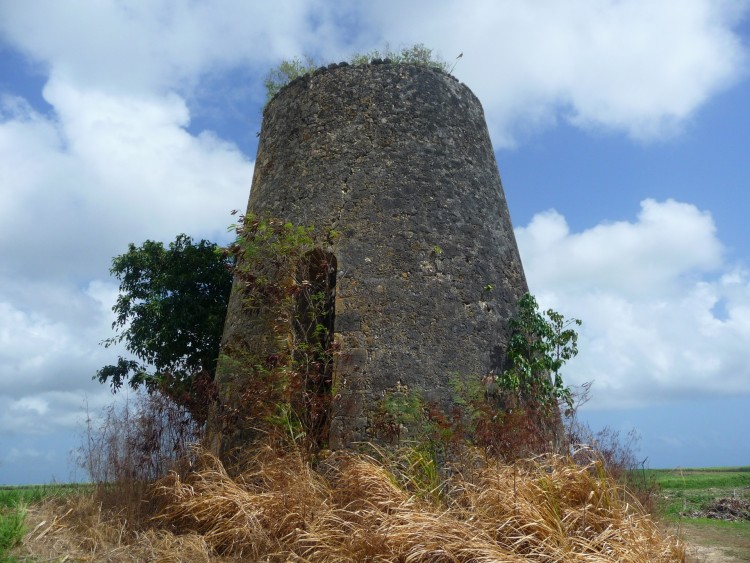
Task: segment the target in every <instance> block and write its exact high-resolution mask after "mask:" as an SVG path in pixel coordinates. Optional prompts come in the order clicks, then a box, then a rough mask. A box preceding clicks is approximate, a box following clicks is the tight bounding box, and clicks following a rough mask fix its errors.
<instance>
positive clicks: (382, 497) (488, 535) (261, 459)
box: [18, 446, 685, 563]
mask: <svg viewBox="0 0 750 563" xmlns="http://www.w3.org/2000/svg"><path fill="white" fill-rule="evenodd" d="M586 456H589V458H591V459H593V460H592V461H589V462H588V463H585V464H577V463H576V462H575V461H574V459H573V458H570V457H569V458H565V457H561V456H553V455H548V456H541V457H536V458H533V459H529V460H524V461H518V462H516V463H513V464H505V463H502V462H500V461H497V460H493V459H488V458H486V457H485V456H484V455H483V454H482V453H480V452H479V451H478V450H473V449H470V448H466V449H465V450H464V451H463V452H462V455H461V456H460V458H457V459H459V460H460V461H456V462H455V463H454V464H453V465H452V466H448V467H445V468H443V469H442V470H441V471H437V469H436V468H434V467H433V468H430V467H429V466H430V463H432V461H431V459H430V458H429V456H425V455H424V452H423V451H422V450H420V449H419V448H408V447H406V448H401V449H395V450H394V449H380V450H378V449H372V450H370V453H369V454H365V453H361V452H360V453H354V452H335V453H330V452H328V453H327V454H326V455H323V456H322V457H319V458H317V459H315V460H313V461H310V460H309V458H308V457H306V454H305V453H304V452H303V451H302V450H301V449H297V448H293V447H287V448H286V449H280V448H279V447H275V448H274V447H270V446H267V447H258V448H256V450H255V454H254V455H253V456H252V457H251V458H249V459H247V460H245V462H244V464H243V465H242V466H238V467H236V468H233V469H232V472H231V473H230V472H228V471H227V470H226V468H225V467H224V466H223V465H222V463H221V462H220V461H219V460H218V459H217V458H215V457H214V456H212V455H210V454H209V453H206V452H205V451H200V450H196V451H194V452H193V454H192V455H191V459H192V460H193V462H194V468H195V470H194V471H191V472H184V473H182V472H172V473H170V474H169V475H168V476H167V477H166V478H163V479H161V480H159V481H157V482H156V484H155V485H154V486H153V487H152V488H151V490H150V493H149V495H148V499H147V500H148V504H149V505H150V506H151V507H152V508H154V509H156V510H157V512H156V513H155V515H154V516H153V517H151V518H150V519H149V518H148V517H147V519H145V520H141V521H138V522H133V521H129V520H128V519H129V518H131V517H132V515H133V511H130V510H119V511H118V510H117V508H116V507H109V508H107V507H106V505H104V504H103V503H102V497H101V495H100V494H93V495H90V496H88V497H80V496H79V497H71V498H68V499H54V500H53V501H50V502H49V503H47V504H46V505H41V506H36V507H32V508H30V514H29V520H28V522H29V525H30V527H31V530H32V531H31V532H30V533H29V534H27V536H26V538H25V540H24V546H23V547H22V549H21V551H20V552H18V553H19V555H21V556H31V557H36V558H40V557H41V558H46V559H49V560H54V559H55V558H58V557H67V558H69V559H72V560H87V561H103V560H107V561H205V562H216V561H309V562H317V561H321V562H322V561H331V562H333V561H336V562H339V561H340V562H348V561H351V562H359V561H403V562H417V561H438V562H441V561H446V562H449V561H450V562H454V561H457V562H464V561H465V562H490V561H493V562H516V561H519V562H520V561H539V562H562V561H566V562H567V561H572V562H605V561H608V562H632V563H641V562H672V561H684V560H685V550H684V546H683V545H681V543H680V542H679V541H678V540H677V539H675V538H674V537H671V536H669V535H667V534H666V533H665V532H664V531H663V530H662V529H661V528H660V527H659V525H658V524H657V523H656V522H655V521H654V520H653V519H652V518H651V517H650V516H649V515H648V514H647V513H646V511H645V510H643V508H642V507H641V506H640V504H639V503H638V501H637V500H635V499H634V498H632V497H631V496H630V494H629V493H628V491H627V490H626V489H625V488H623V487H622V486H621V485H620V484H618V482H617V481H616V480H615V479H613V478H612V477H611V476H610V474H609V473H608V472H607V470H606V469H605V466H604V464H603V463H602V462H601V461H597V460H596V459H595V457H594V456H591V454H586V455H585V456H584V455H578V456H575V458H576V459H578V460H580V459H582V458H586ZM436 481H438V482H437V485H436Z"/></svg>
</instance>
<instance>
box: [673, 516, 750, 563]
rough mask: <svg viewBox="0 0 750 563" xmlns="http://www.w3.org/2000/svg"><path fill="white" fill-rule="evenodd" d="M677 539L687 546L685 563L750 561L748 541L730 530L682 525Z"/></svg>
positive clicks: (675, 530)
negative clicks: (680, 539)
mask: <svg viewBox="0 0 750 563" xmlns="http://www.w3.org/2000/svg"><path fill="white" fill-rule="evenodd" d="M672 533H675V534H677V533H679V537H680V538H682V539H683V541H685V542H686V543H687V545H688V549H687V563H742V562H748V561H750V540H748V538H747V537H743V536H741V535H739V534H733V533H732V531H731V530H721V531H719V530H716V529H713V528H705V527H702V526H696V525H695V524H690V523H683V524H682V525H681V526H680V530H679V531H678V530H677V529H676V528H675V529H672Z"/></svg>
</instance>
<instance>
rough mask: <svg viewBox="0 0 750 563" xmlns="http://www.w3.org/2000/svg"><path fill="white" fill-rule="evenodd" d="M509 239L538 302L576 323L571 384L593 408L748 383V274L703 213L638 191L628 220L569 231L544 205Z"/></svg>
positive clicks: (735, 389) (719, 391) (740, 388)
mask: <svg viewBox="0 0 750 563" xmlns="http://www.w3.org/2000/svg"><path fill="white" fill-rule="evenodd" d="M516 237H517V240H518V245H519V248H520V252H521V256H522V259H523V262H524V267H525V270H526V274H527V278H528V281H529V285H530V288H531V290H532V291H533V292H535V293H536V294H537V296H538V298H539V300H540V304H541V305H542V307H545V308H546V307H552V308H554V309H556V310H559V311H561V312H563V313H564V314H566V316H572V317H577V318H580V319H582V320H583V321H584V324H583V326H582V327H581V330H580V336H581V339H580V355H579V357H578V358H576V359H575V360H574V361H573V362H572V363H571V364H570V365H569V366H568V368H567V375H568V378H569V380H570V381H571V382H573V383H575V384H581V383H583V382H585V381H592V380H593V381H594V382H595V383H594V396H595V397H594V400H593V401H592V403H591V406H592V407H595V408H625V407H633V406H645V405H651V404H659V403H667V402H670V401H673V400H676V399H680V398H685V397H700V396H705V395H715V396H723V395H735V394H747V393H750V369H748V367H747V365H746V362H744V360H743V353H742V350H743V347H745V346H746V343H747V341H748V338H749V337H750V315H748V313H750V273H748V272H747V271H746V270H744V269H742V268H739V267H736V266H732V265H730V264H727V263H726V262H725V260H724V259H723V247H722V244H721V241H720V240H719V239H718V236H717V233H716V227H715V225H714V222H713V219H712V217H711V215H710V214H709V213H707V212H705V211H701V210H699V209H697V208H696V207H695V206H693V205H690V204H686V203H680V202H676V201H673V200H667V201H663V202H657V201H653V200H645V201H643V202H642V203H641V211H640V213H639V214H638V216H637V217H636V219H635V220H633V221H621V222H617V223H603V224H600V225H597V226H595V227H592V228H590V229H587V230H585V231H583V232H580V233H572V232H570V229H569V228H568V226H567V223H566V221H565V218H564V217H562V216H561V215H560V214H558V213H557V212H555V211H548V212H545V213H540V214H537V215H536V216H535V217H534V218H533V219H532V220H531V222H530V223H529V225H527V226H525V227H520V228H517V229H516Z"/></svg>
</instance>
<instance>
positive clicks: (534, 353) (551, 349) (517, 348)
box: [500, 293, 581, 411]
mask: <svg viewBox="0 0 750 563" xmlns="http://www.w3.org/2000/svg"><path fill="white" fill-rule="evenodd" d="M580 324H581V321H580V320H578V319H569V320H566V319H565V317H564V316H563V315H562V314H560V313H558V312H556V311H554V310H552V309H548V310H547V311H545V312H543V313H542V312H540V311H539V305H538V304H537V301H536V299H534V297H533V296H532V295H530V294H528V293H527V294H526V295H524V296H523V297H522V298H521V299H520V300H519V302H518V312H517V314H516V315H515V316H514V317H513V318H512V319H511V321H510V328H511V331H512V332H511V338H510V342H509V345H508V351H507V355H508V359H509V361H510V363H511V367H510V369H507V370H505V371H503V373H502V375H501V376H500V386H501V387H502V388H503V389H504V390H505V391H506V392H508V393H510V394H511V395H512V396H515V397H516V398H517V399H519V400H520V402H521V403H523V404H525V405H532V406H534V407H537V406H538V407H541V408H542V409H543V410H547V411H549V410H550V409H552V408H553V407H554V406H556V405H557V404H558V402H563V403H565V405H567V408H571V407H572V406H573V397H572V394H571V391H570V389H569V388H568V387H566V386H565V385H564V384H563V381H562V376H561V374H560V369H561V368H562V366H563V365H564V364H565V362H567V361H568V360H570V359H571V358H574V357H575V356H576V355H577V354H578V333H577V332H576V331H575V330H574V329H573V328H572V327H573V326H580Z"/></svg>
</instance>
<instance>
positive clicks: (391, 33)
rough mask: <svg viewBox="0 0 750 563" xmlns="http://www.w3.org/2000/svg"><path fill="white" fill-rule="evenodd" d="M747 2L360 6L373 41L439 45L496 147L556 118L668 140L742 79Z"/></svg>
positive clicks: (490, 1) (577, 0)
mask: <svg viewBox="0 0 750 563" xmlns="http://www.w3.org/2000/svg"><path fill="white" fill-rule="evenodd" d="M747 7H748V4H747V2H730V1H720V2H715V1H713V0H684V1H681V2H680V3H679V5H677V4H675V3H672V2H653V1H651V0H627V1H619V0H605V1H602V0H572V1H569V2H558V1H556V0H544V1H541V2H525V1H523V0H521V1H517V0H504V1H495V0H486V1H483V2H472V3H466V2H442V3H441V4H440V9H435V7H434V3H433V2H427V1H421V2H410V3H408V4H405V3H404V2H397V1H395V0H393V1H389V2H386V3H385V4H384V3H380V2H379V3H371V4H369V12H368V19H371V20H372V21H374V22H376V25H377V26H378V27H379V29H380V30H381V33H382V37H383V39H390V40H391V41H395V42H397V43H398V42H405V43H413V42H419V41H423V42H425V43H427V44H428V45H434V46H437V47H439V50H440V52H441V53H442V55H443V56H444V57H445V58H446V59H448V60H449V61H453V58H454V57H456V56H457V55H458V54H459V53H463V54H464V56H463V57H462V58H461V59H460V61H457V64H456V67H455V74H456V75H457V76H458V77H459V78H461V80H463V81H464V82H466V83H467V84H468V85H469V86H470V87H471V88H472V90H473V91H474V92H475V93H476V94H477V95H478V97H479V99H480V100H481V101H482V104H483V105H484V108H485V112H486V114H487V118H488V121H489V124H490V129H491V130H492V133H493V140H494V142H495V144H496V146H504V145H512V144H513V143H514V142H515V138H516V136H517V134H518V133H519V132H522V131H526V130H528V129H529V128H532V129H533V128H535V127H541V126H546V125H549V124H551V123H554V122H555V121H556V120H557V119H565V120H567V121H569V122H570V123H573V124H575V125H577V126H581V127H595V128H605V129H609V130H616V131H624V132H626V133H627V134H628V135H630V136H631V137H633V138H636V139H654V138H661V137H664V136H668V135H671V134H673V133H674V132H675V131H677V130H678V129H679V127H680V125H681V124H682V123H683V122H684V120H686V119H687V118H689V117H690V116H691V114H692V113H693V112H694V111H695V110H696V109H697V108H698V107H700V105H701V104H703V103H704V102H705V101H706V100H707V99H708V98H709V97H710V96H711V95H712V94H714V93H715V92H716V91H717V90H720V89H722V88H724V87H725V86H727V85H728V84H729V83H730V82H731V81H732V80H734V79H736V78H737V77H738V75H739V74H740V73H741V72H742V71H743V65H744V62H745V54H744V52H743V49H742V44H741V41H740V39H739V37H738V36H737V35H736V34H735V33H733V31H732V28H733V27H734V26H736V25H738V23H739V21H741V18H742V17H743V15H744V13H745V12H746V10H747Z"/></svg>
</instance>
